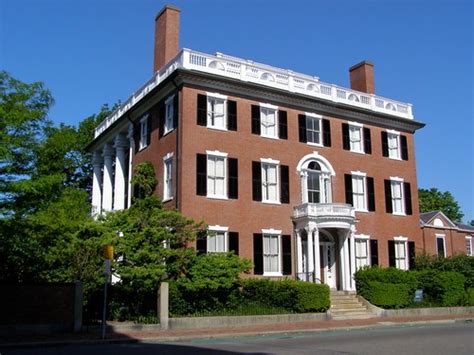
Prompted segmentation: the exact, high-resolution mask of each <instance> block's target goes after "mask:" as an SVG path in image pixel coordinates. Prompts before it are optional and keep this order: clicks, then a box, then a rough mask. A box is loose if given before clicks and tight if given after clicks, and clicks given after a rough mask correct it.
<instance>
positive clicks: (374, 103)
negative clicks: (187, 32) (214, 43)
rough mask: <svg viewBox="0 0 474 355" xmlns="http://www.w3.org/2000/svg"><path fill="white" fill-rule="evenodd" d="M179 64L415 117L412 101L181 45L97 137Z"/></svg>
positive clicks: (99, 130) (117, 111) (369, 108)
mask: <svg viewBox="0 0 474 355" xmlns="http://www.w3.org/2000/svg"><path fill="white" fill-rule="evenodd" d="M180 68H182V69H188V70H195V71H200V72H205V73H210V74H215V75H219V76H222V77H227V78H233V79H237V80H241V81H245V82H250V83H256V84H260V85H263V86H267V87H272V88H276V89H281V90H286V91H289V92H294V93H297V94H302V95H306V96H310V97H315V98H319V99H323V100H328V101H332V102H336V103H343V104H346V105H349V106H353V107H359V108H364V109H368V110H371V111H374V112H380V113H384V114H389V115H392V116H396V117H400V118H405V119H410V120H411V119H413V113H412V105H411V104H407V103H403V102H399V101H395V100H391V99H387V98H384V97H380V96H377V95H373V94H367V93H364V92H360V91H355V90H351V89H347V88H343V87H340V86H337V85H334V84H328V83H324V82H322V81H320V80H319V78H318V77H314V76H309V75H305V74H300V73H295V72H293V71H291V70H285V69H279V68H275V67H272V66H269V65H266V64H260V63H255V62H253V61H251V60H244V59H240V58H236V57H231V56H227V55H224V54H222V53H216V54H215V55H210V54H205V53H200V52H196V51H193V50H190V49H182V50H181V51H180V52H179V53H178V55H177V56H176V57H175V58H174V59H173V60H171V61H170V62H169V63H168V64H167V65H166V66H164V67H163V68H162V69H161V70H159V71H158V72H156V73H155V74H154V75H153V77H152V78H151V79H150V80H149V81H148V82H147V83H146V84H145V85H143V86H142V87H141V88H140V89H138V90H137V91H136V92H134V93H133V95H132V96H131V97H130V98H129V99H128V100H127V101H125V102H124V103H123V104H122V105H120V107H119V108H117V110H115V111H114V112H113V113H112V114H111V115H110V116H109V117H107V118H106V119H105V120H104V121H103V122H102V123H100V124H99V126H98V127H97V128H96V130H95V137H98V136H99V135H100V134H101V133H102V132H104V131H105V130H106V129H107V128H108V127H109V126H110V125H111V124H113V123H114V122H115V121H117V120H118V119H119V118H120V117H121V116H123V115H124V114H125V112H127V111H128V110H130V108H132V107H133V106H134V105H136V104H137V103H138V102H139V101H140V100H142V99H143V98H144V97H145V96H146V95H147V94H148V93H149V92H150V91H152V90H153V88H155V87H156V86H157V85H159V84H160V83H161V82H163V81H164V80H165V79H166V78H167V77H168V76H169V75H170V74H171V73H172V72H174V71H175V70H176V69H180Z"/></svg>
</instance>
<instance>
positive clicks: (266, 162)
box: [260, 158, 281, 205]
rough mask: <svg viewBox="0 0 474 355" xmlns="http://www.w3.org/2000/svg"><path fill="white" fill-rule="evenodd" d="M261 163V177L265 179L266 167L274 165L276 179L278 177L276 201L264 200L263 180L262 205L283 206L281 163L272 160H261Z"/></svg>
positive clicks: (263, 187)
mask: <svg viewBox="0 0 474 355" xmlns="http://www.w3.org/2000/svg"><path fill="white" fill-rule="evenodd" d="M260 162H261V176H262V177H263V170H264V165H274V166H275V177H276V199H275V200H268V199H266V198H264V189H265V186H264V181H263V179H262V203H266V204H270V205H281V201H280V183H281V182H280V161H279V160H273V159H271V158H260Z"/></svg>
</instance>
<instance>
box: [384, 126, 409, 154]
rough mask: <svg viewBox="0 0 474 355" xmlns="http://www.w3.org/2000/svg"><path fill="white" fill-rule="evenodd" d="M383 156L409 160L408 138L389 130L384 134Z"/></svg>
mask: <svg viewBox="0 0 474 355" xmlns="http://www.w3.org/2000/svg"><path fill="white" fill-rule="evenodd" d="M382 154H383V156H384V157H388V158H390V159H395V160H408V140H407V136H406V135H403V134H400V132H398V131H393V130H387V131H383V132H382Z"/></svg>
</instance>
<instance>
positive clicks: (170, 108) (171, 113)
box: [163, 95, 175, 134]
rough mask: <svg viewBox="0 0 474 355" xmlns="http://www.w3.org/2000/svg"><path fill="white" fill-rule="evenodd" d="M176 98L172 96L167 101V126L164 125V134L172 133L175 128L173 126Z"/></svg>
mask: <svg viewBox="0 0 474 355" xmlns="http://www.w3.org/2000/svg"><path fill="white" fill-rule="evenodd" d="M174 96H175V95H171V96H170V97H168V98H167V99H166V100H165V125H164V132H163V133H164V134H167V133H168V132H171V131H172V130H173V129H174V128H175V127H174V126H173V122H174V109H175V108H174Z"/></svg>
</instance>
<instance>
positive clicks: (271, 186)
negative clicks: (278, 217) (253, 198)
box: [262, 159, 279, 203]
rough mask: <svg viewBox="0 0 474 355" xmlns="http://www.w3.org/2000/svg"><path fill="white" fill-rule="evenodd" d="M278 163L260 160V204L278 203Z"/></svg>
mask: <svg viewBox="0 0 474 355" xmlns="http://www.w3.org/2000/svg"><path fill="white" fill-rule="evenodd" d="M278 164H279V162H278V161H274V160H271V159H267V160H265V159H262V202H270V203H279V196H278Z"/></svg>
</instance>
